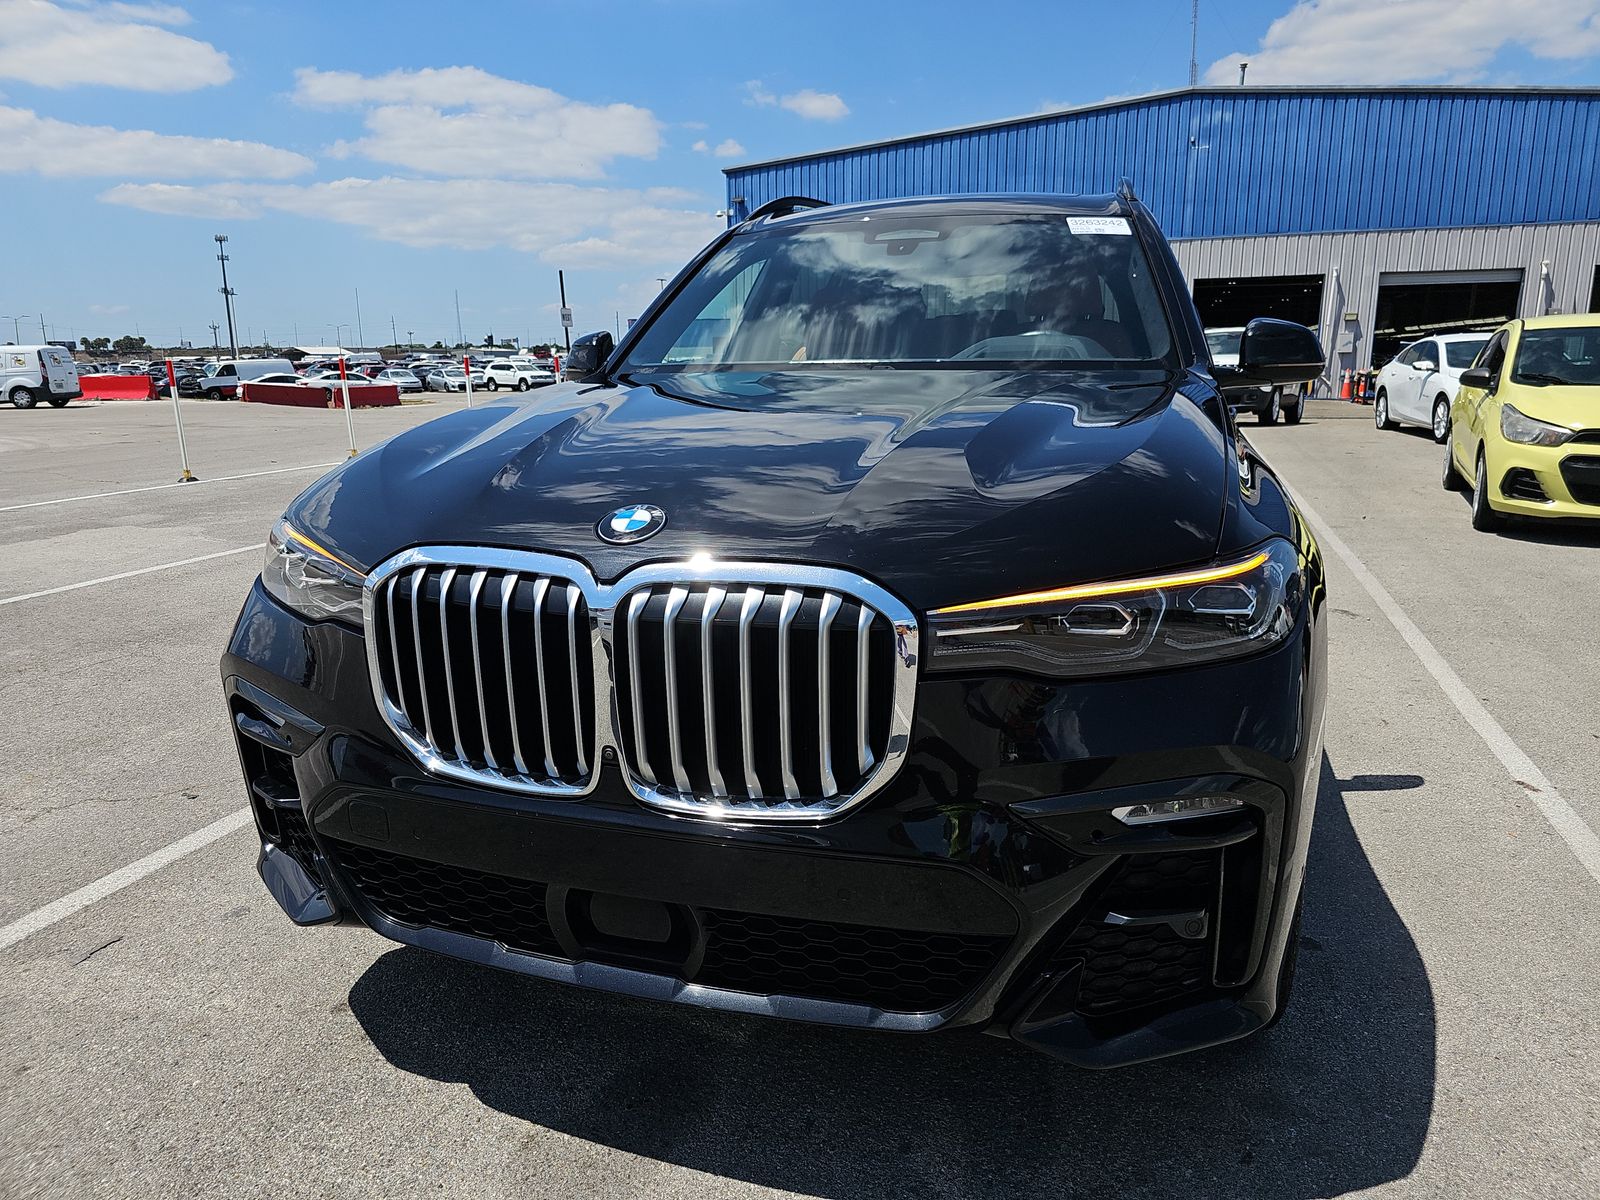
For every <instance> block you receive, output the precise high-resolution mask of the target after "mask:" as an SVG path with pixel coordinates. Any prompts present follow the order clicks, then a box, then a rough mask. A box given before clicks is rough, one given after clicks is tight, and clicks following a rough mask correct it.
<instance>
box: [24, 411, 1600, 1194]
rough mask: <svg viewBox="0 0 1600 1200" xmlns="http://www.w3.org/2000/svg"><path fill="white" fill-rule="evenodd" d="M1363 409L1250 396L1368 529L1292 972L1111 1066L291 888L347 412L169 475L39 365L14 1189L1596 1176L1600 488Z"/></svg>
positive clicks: (133, 436)
mask: <svg viewBox="0 0 1600 1200" xmlns="http://www.w3.org/2000/svg"><path fill="white" fill-rule="evenodd" d="M460 403H461V401H459V400H457V399H441V400H439V401H436V402H435V403H433V404H431V405H424V406H415V407H412V406H408V407H405V408H402V409H389V410H383V409H378V410H366V411H358V412H357V413H356V414H355V421H356V436H357V440H358V442H359V443H360V444H361V445H363V446H365V445H370V444H371V443H372V442H374V441H376V440H378V439H380V438H382V437H385V436H388V435H389V434H391V433H393V432H396V431H397V430H399V429H401V428H404V427H407V426H409V425H412V424H415V423H418V422H420V421H423V420H427V419H430V418H432V417H434V416H437V415H439V414H440V413H442V412H445V411H449V410H451V409H453V408H454V407H457V406H459V404H460ZM1369 411H1370V410H1366V409H1359V410H1354V415H1355V417H1356V419H1345V418H1347V417H1349V416H1350V415H1351V414H1352V410H1351V408H1350V406H1342V405H1334V404H1331V403H1330V404H1325V405H1323V404H1319V405H1316V406H1315V411H1314V412H1313V413H1312V414H1311V415H1310V416H1309V417H1308V418H1307V420H1306V421H1305V423H1304V424H1302V425H1300V426H1298V427H1293V428H1287V427H1276V428H1270V429H1260V428H1257V427H1255V426H1254V425H1253V424H1251V423H1249V422H1248V421H1247V423H1246V425H1245V429H1246V433H1247V435H1248V436H1249V437H1250V438H1251V440H1252V441H1253V442H1254V443H1255V444H1256V446H1257V447H1258V448H1259V449H1260V450H1261V452H1262V453H1263V454H1264V455H1265V456H1266V457H1267V458H1268V459H1270V460H1271V461H1272V462H1273V463H1274V465H1275V466H1276V467H1277V468H1278V469H1279V471H1280V472H1281V473H1282V474H1283V475H1284V477H1285V478H1286V479H1287V480H1288V481H1289V483H1290V485H1291V486H1292V487H1294V488H1295V489H1296V490H1297V491H1298V493H1299V494H1300V495H1301V496H1302V497H1303V499H1304V500H1305V502H1306V504H1307V507H1308V510H1309V512H1310V513H1311V514H1312V517H1313V523H1314V526H1315V527H1316V531H1317V533H1318V536H1319V537H1320V538H1321V539H1322V542H1323V546H1324V549H1325V551H1326V552H1327V555H1328V558H1329V561H1330V573H1331V578H1330V590H1331V597H1332V599H1331V603H1332V608H1333V613H1332V618H1331V619H1332V639H1331V640H1332V651H1331V679H1330V713H1329V724H1328V733H1327V743H1326V761H1325V763H1324V768H1323V775H1322V791H1321V796H1320V802H1319V809H1318V815H1317V822H1318V827H1317V836H1316V840H1315V843H1314V846H1313V850H1312V857H1311V864H1310V873H1309V884H1308V888H1309V891H1308V896H1307V909H1306V915H1305V928H1304V939H1305V940H1304V942H1303V952H1302V956H1301V961H1300V976H1299V979H1298V981H1297V983H1296V990H1295V999H1294V1004H1293V1006H1292V1008H1291V1009H1290V1011H1289V1013H1288V1015H1287V1017H1286V1018H1285V1020H1284V1021H1283V1023H1282V1024H1281V1025H1280V1026H1279V1027H1278V1028H1276V1029H1274V1030H1273V1031H1271V1032H1269V1033H1268V1034H1266V1035H1264V1036H1262V1037H1259V1038H1257V1039H1255V1040H1253V1041H1252V1042H1249V1043H1246V1044H1243V1045H1238V1046H1232V1047H1226V1048H1223V1049H1220V1050H1216V1051H1211V1052H1207V1053H1202V1054H1198V1055H1192V1056H1189V1057H1187V1058H1183V1059H1176V1060H1169V1061H1167V1062H1162V1063H1156V1064H1152V1065H1148V1066H1143V1067H1137V1068H1132V1069H1128V1070H1124V1071H1120V1072H1116V1073H1112V1074H1089V1073H1081V1072H1077V1071H1074V1070H1072V1069H1069V1068H1067V1067H1064V1066H1062V1065H1060V1064H1057V1063H1055V1062H1053V1061H1051V1060H1049V1059H1046V1058H1044V1057H1042V1056H1039V1055H1036V1054H1033V1053H1031V1052H1028V1051H1025V1050H1021V1049H1018V1048H1016V1047H1014V1046H1012V1045H1011V1044H1009V1043H1007V1042H1004V1041H1001V1040H998V1039H990V1038H982V1037H978V1036H975V1035H947V1036H942V1037H941V1036H934V1037H928V1038H913V1037H897V1036H893V1035H887V1034H867V1033H856V1032H841V1031H837V1030H826V1029H811V1028H806V1027H798V1026H789V1025H783V1024H778V1023H773V1022H769V1021H764V1020H761V1019H758V1018H739V1017H731V1016H725V1015H712V1014H703V1013H698V1012H694V1011H691V1010H685V1009H679V1008H672V1007H667V1006H655V1005H651V1004H649V1003H646V1002H639V1001H630V1000H624V999H618V998H613V997H609V996H604V995H596V994H590V993H585V992H581V991H576V990H569V989H563V988H561V987H558V986H556V985H551V984H543V983H540V982H538V981H535V980H531V979H525V978H521V977H512V976H509V975H501V974H497V973H494V972H492V971H489V970H486V969H479V968H474V967H470V966H466V965H462V964H458V963H455V962H452V961H448V960H445V959H440V958H435V957H431V956H429V955H427V954H425V953H424V952H421V951H417V950H413V949H407V948H400V947H396V946H393V945H390V944H388V943H386V942H383V941H380V940H379V939H378V938H377V937H376V936H375V935H372V934H368V933H365V932H363V931H360V930H353V929H332V930H320V931H301V930H296V929H294V928H293V927H291V926H290V925H289V923H288V922H287V921H286V920H285V919H283V917H282V916H281V914H280V913H279V911H278V909H277V906H276V905H275V904H274V903H273V901H272V900H271V899H270V898H269V897H268V896H267V894H266V892H265V891H264V890H263V889H262V887H261V886H260V883H259V881H258V880H257V878H256V876H255V871H254V859H255V844H254V837H253V834H252V833H251V832H250V831H248V830H246V829H245V828H244V826H243V824H242V823H241V822H240V821H239V820H238V819H237V817H236V816H235V814H237V813H238V812H239V810H240V808H241V805H242V795H241V784H240V781H239V778H238V768H237V763H236V759H235V755H234V750H233V746H232V742H231V738H230V734H229V730H228V725H227V721H226V715H225V713H224V710H223V707H222V704H221V693H220V685H219V681H218V675H217V658H218V656H219V654H220V652H221V649H222V646H223V643H224V640H225V638H226V636H227V632H228V630H229V628H230V626H231V623H232V621H233V618H234V615H235V613H236V611H237V608H238V605H239V602H240V600H241V598H242V596H243V594H244V592H245V589H246V588H247V586H248V584H249V582H250V580H251V578H252V577H253V576H254V575H255V573H256V571H257V568H258V564H259V553H258V547H259V545H260V542H261V540H262V537H263V536H264V534H265V531H266V529H267V528H268V526H269V525H270V523H271V521H272V520H273V518H274V517H275V516H276V515H277V513H278V512H279V511H280V510H281V508H282V507H283V505H284V504H285V503H286V502H287V501H288V500H289V499H290V498H291V497H292V496H293V495H294V494H295V493H296V492H297V491H298V490H299V489H301V488H302V487H304V486H305V485H306V484H307V483H309V482H310V481H311V480H312V479H314V478H315V477H316V475H317V473H318V471H319V470H322V469H325V467H326V466H328V465H332V464H334V463H337V462H338V461H339V460H340V459H341V458H342V457H343V456H344V453H345V448H344V444H343V437H344V425H343V418H342V416H340V415H339V414H336V413H329V412H326V411H322V410H313V409H306V410H296V409H267V408H259V409H257V408H251V407H248V406H237V405H205V404H200V403H191V404H186V405H185V414H186V416H187V419H188V425H187V428H188V443H189V453H190V458H191V461H192V463H193V466H194V469H195V471H196V473H197V474H199V475H200V476H201V478H202V480H203V482H202V483H201V484H198V485H186V486H182V487H166V486H161V485H165V484H168V483H170V482H171V481H172V480H173V479H175V478H176V475H177V454H176V445H175V440H174V438H173V435H172V429H171V410H170V407H169V406H167V405H163V404H103V405H80V404H75V405H72V406H70V407H68V408H66V409H62V410H59V411H58V410H43V411H40V410H35V411H32V412H20V411H12V410H0V628H3V630H4V636H3V638H0V714H3V727H4V730H5V734H4V746H5V752H4V754H3V755H0V1008H3V1010H4V1012H5V1014H6V1016H5V1020H4V1022H3V1025H0V1071H3V1073H4V1078H5V1084H4V1087H3V1089H0V1195H5V1196H8V1197H10V1196H17V1197H22V1196H35V1195H38V1196H71V1197H89V1196H94V1197H100V1196H106V1197H111V1196H117V1197H147V1196H186V1195H206V1196H262V1195H273V1196H283V1197H289V1196H333V1195H337V1196H372V1197H380V1196H381V1197H390V1196H402V1195H413V1194H422V1193H426V1194H430V1195H442V1196H471V1197H489V1196H511V1195H516V1196H529V1195H535V1196H573V1195H584V1196H639V1195H650V1196H686V1197H687V1196H693V1197H730V1196H755V1195H769V1194H795V1195H803V1196H824V1197H830V1198H838V1200H857V1198H866V1197H878V1196H890V1195H895V1196H898V1195H906V1196H921V1197H925V1196H948V1197H973V1196H1008V1197H1009V1196H1021V1195H1073V1196H1076V1195H1081V1196H1095V1197H1103V1196H1111V1195H1116V1196H1152V1197H1164V1196H1190V1197H1200V1196H1203V1197H1210V1196H1248V1197H1285V1198H1287V1197H1312V1196H1328V1195H1339V1194H1343V1193H1347V1192H1357V1191H1366V1190H1370V1191H1372V1192H1373V1193H1376V1194H1381V1195H1385V1196H1391V1195H1392V1196H1452V1197H1454V1196H1497V1197H1500V1196H1529V1197H1533V1196H1540V1197H1542V1196H1574V1195H1591V1196H1592V1195H1600V987H1597V986H1596V980H1597V979H1600V937H1597V936H1596V934H1597V931H1600V850H1597V849H1596V847H1597V843H1596V842H1595V831H1597V830H1600V781H1597V774H1600V773H1597V772H1596V770H1595V768H1596V765H1597V763H1600V674H1597V673H1596V671H1595V670H1594V662H1595V654H1594V649H1593V647H1594V646H1595V645H1597V644H1600V607H1597V605H1596V603H1595V599H1596V596H1597V594H1600V589H1597V584H1600V531H1594V530H1589V529H1559V530H1516V531H1512V532H1510V533H1507V534H1504V535H1499V536H1491V535H1484V534H1478V533H1474V532H1473V531H1472V529H1471V528H1470V526H1469V524H1468V513H1467V504H1466V501H1465V499H1464V498H1463V497H1460V496H1456V495H1453V494H1450V493H1447V492H1445V491H1443V490H1442V489H1441V488H1440V486H1439V483H1438V476H1439V463H1440V453H1441V452H1440V450H1439V448H1438V447H1436V446H1435V445H1434V444H1433V443H1432V441H1431V440H1429V439H1428V438H1427V437H1426V436H1424V435H1422V434H1420V433H1389V434H1380V433H1378V432H1376V431H1375V430H1374V428H1373V427H1372V424H1371V422H1370V420H1368V419H1365V418H1366V416H1367V414H1368V413H1369ZM141 489H151V490H141ZM105 493H115V494H105ZM85 497H86V498H85ZM77 585H87V586H77ZM40 593H43V594H40ZM219 823H220V824H219ZM200 830H207V831H208V832H207V833H206V834H205V836H204V837H202V838H191V840H190V842H188V843H184V842H182V839H185V838H189V837H190V835H193V834H195V833H196V831H200ZM175 843H177V847H176V850H167V848H169V847H173V846H174V844H175ZM164 850H166V854H165V855H164V856H162V858H158V859H156V860H155V861H156V862H161V861H163V858H168V857H170V859H171V861H167V862H165V865H161V866H159V869H150V867H151V866H152V865H153V864H152V862H151V861H150V860H149V859H147V856H151V855H161V853H162V852H163V851H164ZM184 850H186V851H187V852H186V853H178V851H184ZM141 862H142V865H136V864H141ZM130 865H134V866H133V869H132V870H131V871H126V872H125V873H124V874H123V875H121V876H117V875H116V874H115V873H117V872H119V871H124V870H125V869H126V868H129V867H130ZM108 877H111V878H110V879H109V880H108ZM116 884H125V886H121V887H114V886H113V885H116ZM84 888H90V889H92V890H91V891H90V892H89V893H87V894H79V889H84ZM75 895H76V896H77V899H76V900H73V901H71V902H70V903H66V904H62V903H61V902H62V900H63V898H64V897H73V896H75ZM84 901H87V902H84ZM51 905H55V906H56V907H55V908H54V909H52V908H49V907H47V906H51ZM51 918H56V919H53V920H52V919H51ZM19 923H20V924H19ZM7 930H10V931H29V930H31V932H30V933H29V935H28V936H26V937H18V936H16V933H15V932H13V934H12V935H11V936H10V937H8V936H7V933H6V931H7Z"/></svg>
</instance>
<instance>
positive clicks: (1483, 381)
mask: <svg viewBox="0 0 1600 1200" xmlns="http://www.w3.org/2000/svg"><path fill="white" fill-rule="evenodd" d="M1461 386H1462V387H1469V388H1480V389H1482V390H1483V391H1488V390H1489V389H1490V388H1492V387H1493V386H1494V376H1493V375H1492V374H1490V373H1489V368H1488V367H1468V368H1467V369H1466V370H1465V371H1463V372H1461Z"/></svg>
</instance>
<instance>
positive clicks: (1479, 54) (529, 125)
mask: <svg viewBox="0 0 1600 1200" xmlns="http://www.w3.org/2000/svg"><path fill="white" fill-rule="evenodd" d="M586 7H587V6H585V5H583V4H582V3H580V2H578V0H569V2H567V3H563V4H546V3H517V4H513V3H491V2H487V0H483V2H475V3H471V4H458V5H440V4H438V3H428V4H423V3H412V2H410V0H398V2H389V3H384V4H360V3H354V2H339V3H329V2H328V0H321V2H319V3H298V2H279V3H273V4H270V5H267V4H250V3H234V2H228V0H223V2H219V3H192V4H189V5H187V6H179V5H175V4H166V3H140V2H131V3H104V2H100V0H54V2H50V0H0V189H3V194H4V197H5V199H4V202H3V205H0V233H3V235H4V245H5V248H6V249H5V263H6V265H5V270H4V272H3V274H0V315H4V316H6V317H8V318H9V317H10V316H12V315H13V314H24V313H25V314H29V319H28V320H26V321H24V322H23V324H24V326H25V329H24V335H25V338H26V337H27V336H37V333H38V318H39V314H41V313H42V314H43V315H44V318H45V321H46V324H47V327H48V331H49V333H50V336H51V337H57V338H66V337H74V336H75V337H80V338H81V337H84V336H112V337H115V336H118V335H120V334H123V333H130V332H134V331H135V329H137V330H138V331H139V332H141V333H143V334H144V335H145V336H146V337H147V338H149V339H150V340H151V341H152V342H153V343H156V344H168V343H173V342H176V341H177V339H178V336H179V332H180V329H181V332H182V335H183V337H185V338H187V339H189V340H190V341H192V342H194V343H195V344H196V345H197V346H198V345H208V344H209V343H210V338H211V332H210V330H209V328H208V325H209V323H210V322H212V321H218V322H220V321H221V320H222V319H223V318H222V308H221V297H220V296H218V294H217V287H218V284H219V280H218V278H217V263H216V260H215V249H216V248H215V246H214V245H213V243H212V242H211V235H212V234H213V233H217V232H224V233H227V234H228V235H229V237H230V238H231V242H230V245H229V250H230V252H231V254H232V258H231V260H230V263H229V271H230V282H231V283H232V284H233V286H234V287H235V288H236V289H237V291H238V300H237V306H238V316H239V324H240V336H241V339H243V338H244V337H245V334H246V331H249V333H250V334H251V336H252V337H253V338H255V339H256V340H259V339H260V338H261V337H262V334H263V332H264V333H265V334H266V335H267V336H268V337H270V338H271V339H272V340H273V341H274V342H275V343H277V344H280V345H281V344H286V343H289V342H291V341H294V340H296V339H298V341H299V342H300V343H301V344H308V343H325V342H328V341H330V340H332V339H333V338H334V336H335V333H336V326H337V325H344V326H347V327H348V328H347V329H346V330H344V331H341V332H340V336H341V338H342V340H343V341H344V342H345V343H346V344H347V345H354V344H356V342H357V340H358V338H357V334H356V332H355V324H356V320H357V309H356V299H355V293H356V290H357V289H359V290H360V296H361V307H360V318H361V326H362V333H363V334H364V339H365V342H366V343H367V344H372V345H376V344H380V343H383V342H387V341H388V340H389V327H390V319H391V317H392V318H393V320H394V323H395V328H396V329H397V330H398V331H399V335H400V337H401V338H402V339H404V338H405V336H406V331H407V330H414V331H415V333H416V337H417V340H419V341H423V342H428V343H431V342H432V341H434V340H435V339H445V340H447V341H453V340H454V336H455V329H456V317H455V307H454V300H453V295H454V293H455V292H456V291H457V290H459V293H460V304H461V312H462V318H461V319H462V325H463V327H464V331H465V333H466V336H467V338H468V339H469V340H474V339H477V338H478V337H480V336H482V335H483V334H484V333H486V332H489V331H491V330H492V331H493V332H495V333H496V334H498V335H500V336H502V337H505V336H512V335H515V336H520V337H525V338H531V339H535V340H538V339H543V338H548V337H552V336H557V335H558V333H559V326H558V323H557V319H556V315H555V306H556V269H557V268H558V267H564V268H565V269H566V272H567V290H568V297H569V300H570V302H571V303H572V305H573V307H574V309H575V310H576V321H577V325H578V331H579V332H581V331H584V330H587V329H593V328H609V327H611V325H612V324H613V321H614V320H615V319H617V318H618V317H620V318H621V319H622V320H624V321H625V320H626V318H627V317H629V316H631V315H634V314H636V313H637V311H638V310H639V308H640V307H641V306H642V305H643V303H644V302H645V300H646V299H647V298H648V297H649V296H650V295H651V294H652V293H653V291H654V290H655V288H656V286H657V285H656V283H655V280H656V278H657V277H658V276H663V275H669V274H671V273H672V272H673V271H675V270H676V269H677V267H679V266H680V265H681V264H682V263H683V261H684V260H685V259H686V258H687V257H688V256H689V255H690V254H691V253H692V252H693V251H694V250H695V249H696V248H698V246H700V245H701V244H703V243H704V241H705V240H707V239H708V238H709V237H710V236H711V235H712V234H713V233H714V232H715V231H716V229H717V228H719V227H720V224H721V223H720V222H719V221H718V219H717V218H716V216H715V215H714V214H715V212H716V210H717V209H719V208H721V207H722V206H723V202H724V193H723V189H722V177H721V173H720V169H721V167H723V166H725V165H728V164H730V163H735V162H740V161H748V160H751V159H757V158H768V157H773V156H779V155H785V154H791V153H798V152H802V151H809V150H817V149H823V148H827V147H830V146H836V145H844V144H849V143H852V142H859V141H867V140H873V139H877V138H882V137H892V136H896V135H900V134H906V133H915V132H920V131H923V130H927V129H934V128H939V127H941V126H947V125H956V124H966V123H970V122H974V121H983V120H990V119H994V118H1000V117H1007V116H1014V115H1018V114H1022V113H1029V112H1035V111H1039V110H1042V109H1047V108H1052V107H1064V106H1068V105H1073V104H1082V103H1091V102H1094V101H1096V100H1100V99H1103V98H1105V97H1108V96H1119V95H1127V94H1134V93H1140V92H1146V91H1155V90H1162V89H1166V88H1170V87H1176V86H1181V85H1182V84H1183V83H1184V82H1185V81H1186V77H1187V71H1188V54H1189V8H1190V4H1189V0H1126V2H1124V3H1120V4H1083V3H1075V2H1067V0H1055V2H1052V3H1032V4H1021V3H1004V2H1001V3H990V4H987V5H975V4H973V3H971V0H961V2H947V0H919V2H917V3H887V2H880V3H874V4H863V3H859V2H857V3H853V4H845V3H835V2H834V0H813V2H812V3H810V4H807V5H804V6H795V5H759V4H751V3H748V0H746V2H743V3H732V2H727V0H612V2H610V3H606V4H603V5H595V6H594V7H593V11H586ZM1512 11H1515V12H1516V13H1517V17H1516V19H1515V20H1514V21H1512V20H1509V19H1508V16H1509V14H1510V13H1511V12H1512ZM1241 56H1242V57H1245V58H1248V59H1249V60H1250V62H1251V68H1250V76H1249V78H1250V81H1251V82H1252V83H1262V84H1266V83H1274V82H1303V83H1320V82H1335V83H1344V82H1350V83H1409V82H1416V83H1424V82H1450V83H1487V84H1503V83H1545V84H1596V83H1600V0H1521V2H1520V3H1519V4H1518V5H1517V6H1514V7H1513V6H1508V5H1506V4H1505V3H1504V0H1315V2H1312V0H1305V2H1301V3H1293V2H1292V0H1202V3H1201V25H1200V44H1199V56H1198V57H1199V61H1200V68H1201V72H1202V75H1204V76H1206V77H1207V78H1209V79H1211V80H1212V81H1215V82H1229V83H1231V82H1232V81H1233V79H1234V78H1236V76H1237V68H1236V65H1235V64H1236V62H1237V61H1238V59H1239V58H1240V57H1241ZM1111 182H1112V181H1109V180H1108V181H1107V184H1108V186H1109V185H1110V183H1111ZM28 328H31V330H32V334H31V335H29V334H28V333H27V329H28ZM11 332H12V331H11V329H10V328H0V339H5V340H9V338H10V336H11ZM225 337H226V334H225V333H224V338H225Z"/></svg>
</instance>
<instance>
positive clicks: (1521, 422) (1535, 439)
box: [1500, 404, 1573, 446]
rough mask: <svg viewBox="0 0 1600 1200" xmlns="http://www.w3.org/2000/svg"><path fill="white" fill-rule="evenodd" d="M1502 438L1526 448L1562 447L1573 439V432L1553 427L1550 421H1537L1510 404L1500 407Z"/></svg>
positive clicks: (1556, 426) (1557, 426) (1558, 426)
mask: <svg viewBox="0 0 1600 1200" xmlns="http://www.w3.org/2000/svg"><path fill="white" fill-rule="evenodd" d="M1500 436H1501V437H1503V438H1505V439H1506V441H1508V442H1520V443H1521V444H1522V445H1524V446H1560V445H1564V444H1565V443H1567V442H1570V441H1571V440H1572V438H1573V433H1572V430H1570V429H1563V428H1562V427H1561V426H1560V425H1552V424H1550V423H1549V422H1548V421H1535V420H1534V419H1533V418H1532V417H1530V416H1527V415H1526V414H1524V413H1520V412H1518V411H1517V410H1516V409H1515V408H1513V407H1512V406H1511V405H1509V404H1502V405H1501V406H1500Z"/></svg>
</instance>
